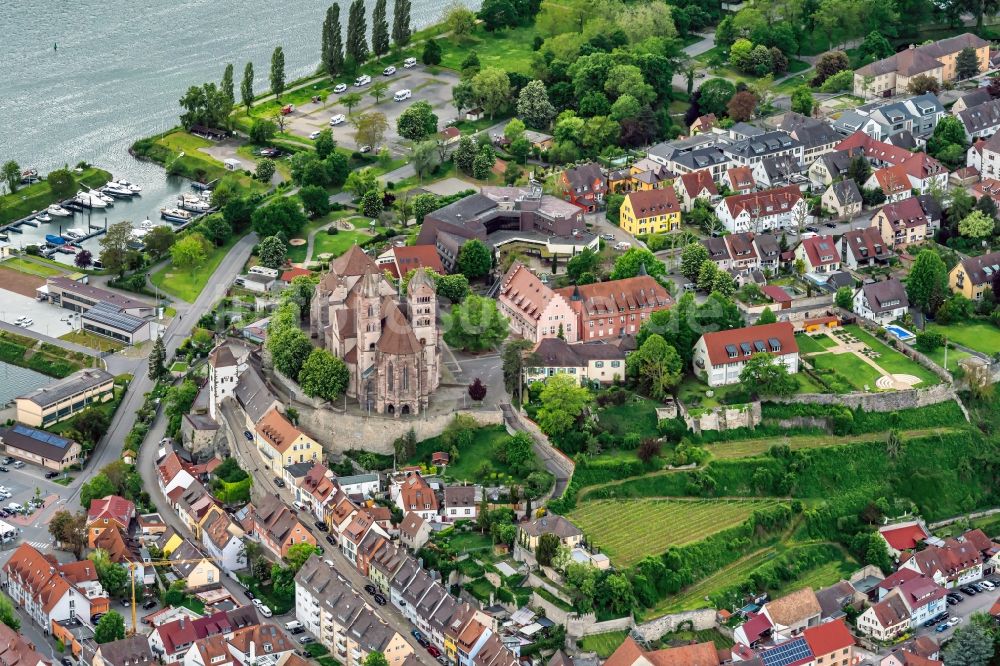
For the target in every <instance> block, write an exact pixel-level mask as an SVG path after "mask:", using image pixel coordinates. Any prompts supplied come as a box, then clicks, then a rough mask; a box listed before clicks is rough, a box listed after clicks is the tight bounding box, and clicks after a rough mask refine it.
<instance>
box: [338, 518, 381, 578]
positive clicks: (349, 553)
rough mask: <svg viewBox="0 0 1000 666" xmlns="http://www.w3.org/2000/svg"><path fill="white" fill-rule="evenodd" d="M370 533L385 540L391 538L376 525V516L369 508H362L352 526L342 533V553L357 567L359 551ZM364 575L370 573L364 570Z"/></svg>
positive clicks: (351, 523)
mask: <svg viewBox="0 0 1000 666" xmlns="http://www.w3.org/2000/svg"><path fill="white" fill-rule="evenodd" d="M369 532H375V533H376V534H379V535H381V536H383V537H385V538H388V537H389V535H388V534H387V533H386V532H385V531H384V530H383V529H382V528H381V527H379V525H378V524H376V522H375V516H373V515H372V514H371V513H370V512H369V511H368V509H367V508H362V509H359V510H358V512H357V513H355V514H354V518H353V519H352V520H351V522H350V524H349V525H348V526H347V527H346V528H344V531H343V532H341V533H340V552H342V553H343V554H344V556H345V557H346V558H347V559H348V561H349V562H350V563H351V564H354V565H355V566H357V565H358V551H359V549H360V548H361V544H362V543H364V540H365V537H366V536H368V534H369ZM359 568H360V567H359ZM362 573H363V574H365V575H367V574H368V572H367V571H365V570H363V569H362Z"/></svg>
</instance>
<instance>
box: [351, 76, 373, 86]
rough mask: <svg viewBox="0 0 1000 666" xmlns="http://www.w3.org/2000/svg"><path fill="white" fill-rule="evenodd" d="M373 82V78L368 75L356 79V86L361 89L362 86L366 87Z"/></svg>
mask: <svg viewBox="0 0 1000 666" xmlns="http://www.w3.org/2000/svg"><path fill="white" fill-rule="evenodd" d="M371 82H372V77H370V76H368V75H367V74H362V75H361V76H359V77H358V78H356V79H354V85H355V86H356V87H358V88H360V87H361V86H366V85H368V84H369V83H371Z"/></svg>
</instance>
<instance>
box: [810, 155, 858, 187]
mask: <svg viewBox="0 0 1000 666" xmlns="http://www.w3.org/2000/svg"><path fill="white" fill-rule="evenodd" d="M861 154H863V151H862V150H861V149H860V148H856V149H853V150H838V151H835V152H832V153H825V154H823V155H820V156H819V158H818V159H817V160H816V161H815V162H813V163H812V164H810V165H809V170H808V175H809V182H810V183H812V185H813V187H816V188H821V187H826V186H827V185H830V184H832V183H833V182H834V181H837V180H842V179H844V178H846V176H847V170H848V168H849V167H850V166H851V162H852V161H854V158H855V156H857V155H861Z"/></svg>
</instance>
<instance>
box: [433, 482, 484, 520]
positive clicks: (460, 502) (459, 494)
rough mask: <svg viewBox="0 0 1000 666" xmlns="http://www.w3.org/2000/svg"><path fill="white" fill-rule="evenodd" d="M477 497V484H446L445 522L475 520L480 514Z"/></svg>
mask: <svg viewBox="0 0 1000 666" xmlns="http://www.w3.org/2000/svg"><path fill="white" fill-rule="evenodd" d="M476 499H477V498H476V487H475V486H445V488H444V513H443V516H442V517H443V518H444V520H445V522H453V521H456V520H475V519H476V516H477V515H478V514H479V505H478V504H477V503H476Z"/></svg>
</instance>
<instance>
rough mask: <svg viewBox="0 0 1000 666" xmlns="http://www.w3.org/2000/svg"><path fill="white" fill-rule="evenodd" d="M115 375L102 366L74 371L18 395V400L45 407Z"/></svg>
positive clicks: (97, 384)
mask: <svg viewBox="0 0 1000 666" xmlns="http://www.w3.org/2000/svg"><path fill="white" fill-rule="evenodd" d="M113 379H114V377H113V376H112V375H111V374H110V373H108V372H105V371H104V370H101V369H100V368H87V369H84V370H80V371H79V372H74V373H73V374H72V375H70V376H69V377H66V378H64V379H60V380H59V381H57V382H55V383H53V384H49V385H47V386H43V387H41V388H38V389H35V390H34V391H31V392H30V393H25V394H24V395H20V396H18V400H30V401H31V402H33V403H35V404H36V405H38V406H39V407H42V408H45V407H48V406H49V405H54V404H56V403H58V402H61V401H63V400H65V399H66V398H69V397H70V396H73V395H76V394H77V393H81V392H83V391H86V390H89V389H92V388H94V387H96V386H100V385H101V384H106V383H107V382H109V381H111V380H113Z"/></svg>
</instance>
